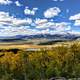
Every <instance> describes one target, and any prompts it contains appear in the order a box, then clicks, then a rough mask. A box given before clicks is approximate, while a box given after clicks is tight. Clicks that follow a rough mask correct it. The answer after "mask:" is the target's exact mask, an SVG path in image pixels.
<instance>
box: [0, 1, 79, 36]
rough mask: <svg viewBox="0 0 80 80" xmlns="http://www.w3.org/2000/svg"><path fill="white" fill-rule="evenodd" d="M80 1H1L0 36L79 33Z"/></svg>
mask: <svg viewBox="0 0 80 80" xmlns="http://www.w3.org/2000/svg"><path fill="white" fill-rule="evenodd" d="M79 5H80V0H0V36H15V35H33V34H54V33H60V32H65V33H66V32H74V33H80V6H79Z"/></svg>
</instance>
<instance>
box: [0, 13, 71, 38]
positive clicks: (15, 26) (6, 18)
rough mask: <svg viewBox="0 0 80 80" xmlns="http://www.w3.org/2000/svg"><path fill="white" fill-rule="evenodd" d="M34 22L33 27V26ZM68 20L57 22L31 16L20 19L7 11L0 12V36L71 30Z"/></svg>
mask: <svg viewBox="0 0 80 80" xmlns="http://www.w3.org/2000/svg"><path fill="white" fill-rule="evenodd" d="M33 24H34V26H33V28H31V26H32V25H33ZM70 29H71V27H70V26H69V23H67V22H60V23H56V22H54V21H49V20H48V19H40V18H36V19H35V20H32V19H31V18H26V19H20V18H14V17H13V16H10V15H9V13H7V12H0V36H4V37H6V36H8V37H10V36H15V35H35V34H52V33H55V31H56V32H61V31H64V32H65V31H67V30H70Z"/></svg>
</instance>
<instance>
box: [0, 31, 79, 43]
mask: <svg viewBox="0 0 80 80" xmlns="http://www.w3.org/2000/svg"><path fill="white" fill-rule="evenodd" d="M33 39H35V40H37V39H47V40H49V41H57V40H62V41H63V40H76V39H80V33H71V32H61V33H54V34H36V35H16V36H10V37H8V36H6V37H2V36H0V41H3V42H4V41H8V42H9V41H17V40H33Z"/></svg>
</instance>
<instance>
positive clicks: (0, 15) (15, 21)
mask: <svg viewBox="0 0 80 80" xmlns="http://www.w3.org/2000/svg"><path fill="white" fill-rule="evenodd" d="M31 23H32V19H31V18H27V19H19V18H14V17H13V16H9V13H7V12H0V25H3V26H4V25H6V26H13V27H14V26H15V27H20V26H22V25H23V26H24V25H27V24H31Z"/></svg>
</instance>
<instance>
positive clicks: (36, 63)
mask: <svg viewBox="0 0 80 80" xmlns="http://www.w3.org/2000/svg"><path fill="white" fill-rule="evenodd" d="M53 77H65V78H67V79H68V78H79V77H80V44H78V43H74V44H72V45H70V46H64V45H61V46H56V47H53V48H51V49H41V50H40V51H27V50H25V49H17V48H16V49H1V50H0V80H13V79H14V80H49V79H50V78H53Z"/></svg>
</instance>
